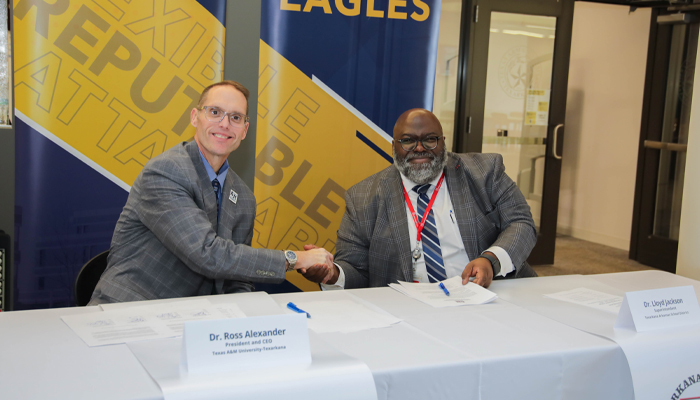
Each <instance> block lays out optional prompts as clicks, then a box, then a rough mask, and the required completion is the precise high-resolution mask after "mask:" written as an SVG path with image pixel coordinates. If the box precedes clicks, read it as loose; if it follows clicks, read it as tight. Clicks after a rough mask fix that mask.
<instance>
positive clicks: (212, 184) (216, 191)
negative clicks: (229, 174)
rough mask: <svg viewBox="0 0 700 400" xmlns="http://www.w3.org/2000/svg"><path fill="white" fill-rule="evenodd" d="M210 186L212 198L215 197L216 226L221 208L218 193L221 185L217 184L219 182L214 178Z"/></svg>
mask: <svg viewBox="0 0 700 400" xmlns="http://www.w3.org/2000/svg"><path fill="white" fill-rule="evenodd" d="M211 186H212V187H213V188H214V196H216V222H217V224H218V223H219V208H220V207H221V204H219V203H220V201H219V193H221V184H220V183H219V180H218V179H216V178H214V180H213V181H211Z"/></svg>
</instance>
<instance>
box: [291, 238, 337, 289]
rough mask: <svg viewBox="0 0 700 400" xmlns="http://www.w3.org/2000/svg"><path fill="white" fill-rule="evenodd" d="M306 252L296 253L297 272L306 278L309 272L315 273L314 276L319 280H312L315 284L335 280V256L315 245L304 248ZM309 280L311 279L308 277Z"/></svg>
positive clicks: (295, 267)
mask: <svg viewBox="0 0 700 400" xmlns="http://www.w3.org/2000/svg"><path fill="white" fill-rule="evenodd" d="M304 250H306V251H297V252H296V254H297V263H296V265H295V266H294V269H295V270H297V271H298V272H301V273H302V274H303V275H304V276H305V277H306V276H307V275H306V274H307V273H308V271H313V274H314V276H315V277H316V279H318V280H312V281H313V282H318V283H326V282H328V281H329V280H330V279H331V278H333V275H334V273H335V269H336V268H335V265H333V255H332V254H331V253H329V252H328V250H326V249H324V248H322V247H320V248H319V247H316V246H313V245H306V246H304ZM307 279H309V278H308V277H307ZM336 279H337V278H336ZM309 280H311V279H309Z"/></svg>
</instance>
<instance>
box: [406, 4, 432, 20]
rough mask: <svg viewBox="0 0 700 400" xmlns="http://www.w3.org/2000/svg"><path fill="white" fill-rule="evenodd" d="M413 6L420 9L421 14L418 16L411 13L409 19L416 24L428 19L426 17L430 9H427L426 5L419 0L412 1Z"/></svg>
mask: <svg viewBox="0 0 700 400" xmlns="http://www.w3.org/2000/svg"><path fill="white" fill-rule="evenodd" d="M413 4H414V5H415V6H416V7H418V8H420V9H421V10H422V11H423V13H422V14H418V13H416V12H415V11H414V12H412V13H411V18H412V19H414V20H416V21H418V22H423V21H425V20H426V19H428V17H429V16H430V7H428V5H427V4H425V3H423V2H422V1H421V0H413Z"/></svg>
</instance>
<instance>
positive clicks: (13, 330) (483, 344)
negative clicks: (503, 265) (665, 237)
mask: <svg viewBox="0 0 700 400" xmlns="http://www.w3.org/2000/svg"><path fill="white" fill-rule="evenodd" d="M592 281H596V282H600V283H601V284H603V285H606V287H611V288H615V290H618V291H619V293H624V292H625V291H633V290H643V289H651V288H660V287H671V286H684V285H693V286H695V288H696V292H697V293H700V282H698V281H694V280H691V279H687V278H683V277H679V276H676V275H673V274H668V273H665V272H660V271H643V272H630V273H621V274H607V275H591V276H580V275H570V276H558V277H540V278H530V279H521V280H514V281H494V282H493V284H492V286H491V288H490V289H491V290H492V291H494V292H496V293H497V294H498V295H499V299H497V300H496V301H494V302H493V303H490V304H485V305H480V306H469V307H453V308H443V309H435V308H433V307H430V306H428V305H425V304H423V303H421V302H418V301H416V300H413V299H410V298H408V297H406V296H404V295H402V294H400V293H398V292H396V291H394V290H392V289H390V288H373V289H360V290H347V291H338V292H311V293H289V294H277V295H272V296H271V297H272V299H273V300H274V301H275V302H277V303H278V304H279V305H281V306H283V305H284V304H286V302H288V301H300V300H304V301H314V300H323V301H332V300H335V299H338V300H341V299H342V300H347V299H351V300H353V301H356V302H360V303H365V304H368V305H370V306H373V307H379V308H381V309H383V310H385V311H386V312H389V313H391V314H393V315H394V316H396V317H399V318H401V319H402V320H403V322H401V323H399V324H396V325H393V326H391V327H389V328H382V329H372V330H366V331H360V332H354V333H324V334H319V335H317V336H319V337H320V338H321V339H322V340H323V341H325V342H326V343H327V344H330V345H331V346H333V347H334V348H335V349H337V350H340V351H341V352H343V353H345V354H347V355H349V356H351V357H354V358H357V359H358V360H360V361H362V362H364V363H365V364H366V365H367V366H368V367H369V369H370V370H371V372H372V375H373V377H374V380H375V386H376V389H377V395H378V398H379V399H411V398H421V399H432V398H445V399H457V398H459V399H484V400H486V399H506V398H518V399H601V400H604V399H616V400H619V399H633V398H634V390H633V383H632V375H631V373H630V368H629V366H628V362H627V358H626V357H625V354H624V353H623V351H622V349H621V347H620V346H619V345H618V344H617V343H615V342H614V341H612V340H609V339H606V338H603V337H600V336H598V335H592V334H589V333H586V332H584V331H583V330H581V329H576V328H574V327H571V326H569V325H568V324H566V323H562V322H561V321H559V322H558V321H556V320H555V319H553V318H550V317H547V316H546V315H547V312H546V311H547V310H546V309H547V307H555V308H557V309H559V310H568V312H570V314H571V315H572V317H573V316H575V313H577V312H581V310H580V309H579V308H578V306H576V305H570V304H567V303H563V302H557V301H553V300H550V301H549V302H543V301H541V300H542V294H544V293H552V292H556V291H561V290H566V289H567V288H570V287H572V286H574V287H575V286H576V285H579V284H580V286H585V285H586V284H590V283H591V282H592ZM263 296H264V297H266V296H267V295H266V294H264V293H245V294H235V295H220V296H210V297H209V300H210V301H211V302H212V303H215V304H216V303H217V302H235V303H236V304H238V305H239V307H240V308H241V310H243V311H244V312H245V313H246V315H248V316H256V315H270V314H274V313H283V312H284V310H283V308H279V309H274V308H271V307H269V306H266V307H261V306H260V304H262V303H261V300H262V299H263ZM267 299H268V300H269V298H267ZM268 302H269V301H268ZM132 304H138V303H132ZM543 304H544V305H543ZM124 306H129V305H128V304H125V305H124ZM543 307H544V308H543ZM91 312H101V311H100V309H99V308H98V307H81V308H63V309H49V310H35V311H18V312H5V313H0V398H2V399H3V400H5V399H71V400H79V399H95V398H99V399H104V400H109V399H162V398H163V395H162V392H161V391H160V389H159V387H158V385H157V384H156V383H155V382H154V381H153V380H152V379H151V377H150V376H149V374H148V373H147V372H146V371H145V370H144V368H143V367H142V366H141V364H140V363H139V362H138V360H137V359H136V358H135V357H134V355H133V354H132V353H131V351H130V350H129V349H128V347H127V346H126V345H123V344H122V345H112V346H102V347H88V346H87V345H85V343H84V342H83V341H82V340H81V339H80V338H79V337H78V336H77V335H75V334H74V333H73V331H71V330H70V329H69V328H68V327H67V326H66V325H65V324H64V323H63V322H62V321H61V319H60V317H61V316H63V315H71V314H76V313H91ZM339 312H342V310H339ZM659 367H663V366H659ZM308 390H309V392H312V391H313V390H314V388H313V387H309V388H308Z"/></svg>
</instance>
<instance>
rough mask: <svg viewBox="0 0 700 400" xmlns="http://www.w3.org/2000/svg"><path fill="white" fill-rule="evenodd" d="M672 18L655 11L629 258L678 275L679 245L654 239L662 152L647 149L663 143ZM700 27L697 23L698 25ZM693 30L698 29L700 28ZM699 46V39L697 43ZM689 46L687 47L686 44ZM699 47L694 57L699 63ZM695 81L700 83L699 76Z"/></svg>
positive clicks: (672, 241)
mask: <svg viewBox="0 0 700 400" xmlns="http://www.w3.org/2000/svg"><path fill="white" fill-rule="evenodd" d="M664 14H669V11H667V10H666V9H664V8H654V9H652V17H651V21H650V24H651V25H650V29H649V46H648V50H647V64H646V74H645V79H644V82H645V83H644V98H643V102H642V120H641V129H640V134H639V143H638V153H637V175H636V183H635V188H634V206H633V209H632V212H633V214H632V229H631V232H630V250H629V258H630V259H632V260H636V261H638V262H640V263H642V264H644V265H648V266H652V267H655V268H659V269H662V270H664V271H668V272H671V273H675V272H676V260H677V255H678V241H677V240H673V239H669V238H663V237H659V236H654V235H653V228H654V214H655V208H656V191H657V182H658V166H659V161H660V158H661V154H660V150H656V149H651V148H647V147H645V145H644V142H645V141H646V140H653V141H660V140H661V134H662V131H663V123H664V105H665V103H666V91H667V87H666V80H667V76H668V72H669V52H670V47H671V46H670V44H669V40H670V39H671V34H672V32H671V30H670V29H668V28H667V27H671V25H665V26H664V27H663V28H662V27H661V26H660V24H659V23H658V22H657V18H658V17H659V16H661V15H664ZM696 24H697V23H696ZM693 29H697V26H696V27H695V28H693ZM696 44H697V39H696ZM686 45H687V44H686ZM697 51H698V49H697V46H696V48H695V51H694V53H693V55H692V57H693V60H695V58H694V57H695V55H696V54H697ZM694 79H700V77H697V76H695V77H694Z"/></svg>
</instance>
